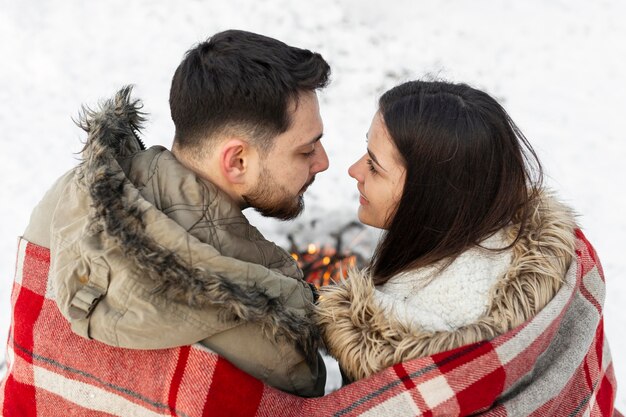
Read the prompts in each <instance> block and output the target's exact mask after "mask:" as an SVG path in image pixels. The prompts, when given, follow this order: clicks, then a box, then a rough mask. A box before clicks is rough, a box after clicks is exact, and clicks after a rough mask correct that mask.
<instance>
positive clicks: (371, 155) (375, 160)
mask: <svg viewBox="0 0 626 417" xmlns="http://www.w3.org/2000/svg"><path fill="white" fill-rule="evenodd" d="M367 153H368V154H369V156H370V158H372V161H374V162H376V165H378V166H379V167H380V168H381V169H382V170H383V171H385V172H387V170H386V169H385V168H384V167H383V166H382V165H381V164H380V162H378V159H376V155H374V153H373V152H372V151H370V148H367Z"/></svg>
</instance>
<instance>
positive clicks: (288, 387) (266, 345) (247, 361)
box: [202, 323, 326, 397]
mask: <svg viewBox="0 0 626 417" xmlns="http://www.w3.org/2000/svg"><path fill="white" fill-rule="evenodd" d="M202 344H203V345H205V346H207V347H208V348H209V349H211V350H212V351H214V352H215V353H217V354H219V355H220V356H222V357H224V358H226V359H227V360H228V361H229V362H231V363H232V364H233V365H235V366H236V367H238V368H239V369H241V370H243V371H244V372H247V373H248V374H250V375H252V376H254V377H255V378H257V379H259V380H261V381H263V382H264V383H266V384H268V385H270V386H273V387H276V388H278V389H280V390H282V391H286V392H289V393H292V394H296V395H299V396H302V397H320V396H322V395H324V385H325V383H326V368H325V366H324V361H323V360H322V358H321V356H320V355H319V353H318V354H317V358H316V360H315V361H314V362H315V363H312V364H307V361H306V360H305V359H304V357H303V356H302V354H301V353H300V352H298V351H297V349H295V347H294V346H293V344H291V343H286V342H285V341H281V340H278V341H273V340H271V339H270V338H268V337H267V336H266V335H264V334H263V333H262V330H261V328H260V327H259V326H257V325H254V324H250V323H245V324H242V325H240V326H237V327H234V328H232V329H229V330H227V331H224V332H221V333H219V334H217V335H214V336H212V337H209V338H207V339H204V340H203V341H202Z"/></svg>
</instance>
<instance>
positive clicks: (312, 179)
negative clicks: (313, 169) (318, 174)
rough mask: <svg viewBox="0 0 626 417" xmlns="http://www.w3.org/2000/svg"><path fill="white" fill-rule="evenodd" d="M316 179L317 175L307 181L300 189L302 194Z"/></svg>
mask: <svg viewBox="0 0 626 417" xmlns="http://www.w3.org/2000/svg"><path fill="white" fill-rule="evenodd" d="M314 181H315V175H314V176H313V177H311V180H310V181H309V182H307V183H306V184H304V187H302V188H301V189H300V193H299V194H300V195H302V194H304V192H305V191H306V190H307V188H309V185H311V184H313V182H314Z"/></svg>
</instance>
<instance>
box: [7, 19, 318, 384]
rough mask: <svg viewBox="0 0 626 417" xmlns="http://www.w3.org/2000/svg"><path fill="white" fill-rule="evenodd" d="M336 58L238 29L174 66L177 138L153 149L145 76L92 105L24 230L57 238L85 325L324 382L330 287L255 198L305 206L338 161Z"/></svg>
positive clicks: (276, 205) (69, 297) (60, 271)
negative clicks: (306, 267)
mask: <svg viewBox="0 0 626 417" xmlns="http://www.w3.org/2000/svg"><path fill="white" fill-rule="evenodd" d="M329 73H330V69H329V66H328V64H327V63H326V62H325V61H324V59H323V58H322V57H321V56H320V55H319V54H316V53H312V52H310V51H308V50H303V49H298V48H294V47H290V46H288V45H285V44H284V43H282V42H279V41H277V40H275V39H271V38H268V37H264V36H261V35H257V34H253V33H248V32H243V31H235V30H231V31H226V32H222V33H218V34H216V35H214V36H213V37H212V38H210V39H209V40H208V41H206V42H203V43H201V44H199V45H198V46H196V47H195V48H193V49H191V50H189V51H188V52H187V54H186V56H185V57H184V59H183V61H182V62H181V64H180V65H179V67H178V69H177V70H176V72H175V74H174V77H173V80H172V86H171V91H170V108H171V115H172V119H173V121H174V125H175V127H176V132H175V137H174V142H173V146H172V151H171V152H169V151H168V150H166V149H165V148H163V147H159V146H155V147H152V148H149V149H144V145H143V143H142V142H141V141H140V140H139V139H138V136H137V132H138V130H139V128H140V126H141V122H142V121H143V117H142V114H141V113H140V112H139V108H140V103H139V102H138V101H133V100H131V98H130V92H131V91H130V88H125V89H123V90H121V91H120V92H118V94H117V95H116V96H115V98H113V99H112V100H110V101H108V102H106V103H105V104H104V105H103V106H102V108H101V109H99V110H95V111H86V112H85V114H84V115H83V117H82V118H81V120H80V122H79V124H80V126H81V127H82V128H83V129H84V130H85V131H87V132H88V138H87V142H86V145H85V148H84V150H83V162H82V163H81V165H80V166H78V167H77V168H75V169H73V170H72V171H70V172H69V173H67V174H66V175H64V176H63V177H62V178H60V179H59V180H58V181H57V182H56V183H55V185H54V186H53V187H52V189H51V190H50V191H49V192H48V193H47V194H46V196H45V197H44V198H43V200H42V201H41V203H40V204H39V205H38V206H37V207H36V208H35V210H34V212H33V214H32V217H31V222H30V224H29V226H28V228H27V230H26V232H25V233H24V239H25V240H26V241H28V242H31V243H33V244H36V245H39V246H41V247H44V248H50V253H51V259H50V272H49V283H48V286H49V287H51V289H50V291H51V292H52V293H53V294H54V299H55V301H56V303H57V305H58V307H59V309H60V310H61V312H62V313H63V316H65V318H66V319H67V320H68V321H69V322H70V323H71V326H72V330H73V331H74V333H77V334H79V335H81V336H83V337H84V338H89V339H95V340H96V341H99V342H103V343H105V344H106V345H110V346H115V347H119V348H131V349H163V348H169V347H175V346H184V345H191V344H194V343H197V342H200V343H202V344H203V345H205V346H207V347H208V348H210V349H211V350H212V351H214V352H216V353H217V354H219V355H220V356H222V357H224V358H226V359H227V360H228V361H230V362H231V363H232V364H234V365H235V366H237V367H238V368H240V369H241V370H243V371H245V372H247V373H249V374H251V375H253V376H255V377H256V378H258V379H260V380H262V381H263V382H265V383H267V384H269V385H272V386H275V387H277V388H279V389H281V390H284V391H287V392H291V393H295V394H298V395H301V396H319V395H322V394H323V392H324V383H325V378H326V375H325V369H324V365H323V362H322V360H321V358H320V357H319V354H318V353H317V346H318V340H319V335H318V332H317V330H316V327H315V326H314V325H313V322H312V320H311V319H310V317H309V314H308V311H309V307H310V306H311V305H312V304H313V303H314V301H315V300H314V299H315V289H314V288H313V287H311V286H309V285H307V283H306V282H304V280H303V279H302V272H301V271H300V270H299V269H298V267H297V265H296V264H295V262H294V260H293V259H292V258H291V257H290V255H289V254H288V253H286V252H285V251H284V250H282V249H280V248H279V247H277V246H276V245H274V244H273V243H272V242H269V241H267V240H265V239H264V238H263V236H262V235H261V234H260V233H259V232H258V231H257V230H256V229H255V228H254V227H252V226H251V225H250V224H249V223H248V221H247V220H246V218H245V217H244V216H243V214H242V210H243V209H245V208H247V207H252V208H255V209H256V210H258V211H259V212H260V213H262V214H263V215H265V216H271V217H277V218H280V219H285V220H286V219H292V218H294V217H296V216H297V215H298V214H299V213H300V212H301V211H302V209H303V201H302V195H303V193H304V192H305V190H306V189H307V187H308V186H309V185H310V184H311V183H312V182H313V180H314V179H315V175H316V174H317V173H319V172H321V171H324V170H325V169H327V168H328V158H327V156H326V153H325V150H324V147H323V146H322V144H321V142H320V139H321V137H322V133H323V125H322V121H321V118H320V114H319V107H318V100H317V96H316V93H315V91H316V90H317V89H319V88H322V87H324V86H325V85H326V84H327V82H328V77H329ZM16 314H17V313H16V312H14V315H16ZM42 331H45V330H42ZM10 342H11V341H10ZM93 343H97V342H93ZM92 346H93V345H92ZM59 349H64V348H63V347H62V346H61V347H59ZM90 349H91V347H90ZM95 352H96V353H90V355H97V350H96V351H95ZM32 354H33V355H36V354H37V352H36V351H33V352H32ZM84 372H87V373H88V372H89V369H88V368H86V370H84ZM154 377H155V378H158V377H159V375H155V376H154Z"/></svg>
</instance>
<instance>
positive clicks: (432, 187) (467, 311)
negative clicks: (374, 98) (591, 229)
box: [317, 81, 576, 380]
mask: <svg viewBox="0 0 626 417" xmlns="http://www.w3.org/2000/svg"><path fill="white" fill-rule="evenodd" d="M367 138H368V145H367V152H366V153H365V155H363V156H362V157H361V159H359V160H358V161H357V162H356V163H355V164H354V165H352V166H351V167H350V169H349V174H350V176H352V177H353V178H354V179H356V180H357V188H358V190H359V193H360V198H359V202H360V206H359V212H358V214H359V219H360V220H361V222H363V223H365V224H367V225H370V226H374V227H377V228H381V229H384V230H385V234H384V236H383V237H382V239H381V240H380V242H379V244H378V246H377V249H376V251H375V253H374V256H373V258H372V261H371V265H370V266H369V268H367V269H366V270H364V271H360V272H355V271H352V272H351V273H350V276H349V279H348V280H347V281H345V282H342V283H340V285H337V286H332V287H329V288H327V289H324V291H323V292H322V295H321V298H320V303H319V306H318V309H317V314H318V320H319V323H320V325H321V327H322V332H323V336H324V340H325V343H326V345H327V348H328V351H329V352H330V354H331V355H333V356H334V357H335V358H337V360H338V361H339V365H340V367H341V369H342V371H343V373H344V374H345V376H346V377H347V379H349V380H357V379H362V378H365V377H368V376H370V375H373V374H375V373H377V372H378V371H381V370H383V369H385V368H388V367H390V366H391V365H393V364H396V363H400V362H404V361H407V360H409V359H414V358H419V357H423V356H428V355H433V354H435V353H438V352H443V351H448V350H451V349H454V348H457V347H459V346H463V345H467V344H470V343H475V342H479V341H483V340H490V339H493V338H494V337H496V336H498V335H501V334H504V333H505V332H507V331H509V330H511V329H513V328H515V327H516V326H518V325H520V324H522V323H524V322H526V321H528V320H529V319H531V318H532V317H534V316H535V315H536V314H537V313H538V312H539V311H540V310H541V309H542V308H543V307H544V306H545V305H546V304H547V303H548V302H550V300H551V299H552V298H553V297H554V296H555V294H556V293H557V292H558V291H559V289H560V288H561V286H562V284H563V282H564V277H565V275H566V273H567V271H568V268H569V266H570V263H571V262H572V259H573V256H575V241H576V236H575V233H574V231H575V229H576V225H575V222H574V219H573V215H572V213H571V211H570V210H569V209H568V208H567V207H565V206H563V205H562V204H560V203H559V202H558V201H556V200H555V199H554V197H552V196H551V195H550V194H549V193H547V192H546V191H544V190H543V189H542V188H541V183H542V170H541V165H540V163H539V161H538V159H537V157H536V155H535V152H534V151H533V149H532V148H531V146H530V145H529V143H528V142H527V140H526V139H525V137H524V136H523V135H522V133H521V132H520V130H519V129H518V128H517V127H516V126H515V124H514V123H513V121H512V120H511V119H510V118H509V116H508V115H507V113H506V111H505V110H504V109H503V108H502V107H501V106H500V105H499V104H498V103H497V102H496V101H495V100H494V99H493V98H491V97H490V96H489V95H487V94H486V93H484V92H482V91H479V90H476V89H474V88H471V87H469V86H467V85H464V84H451V83H446V82H422V81H412V82H407V83H405V84H402V85H400V86H397V87H395V88H393V89H391V90H390V91H388V92H386V93H385V94H384V95H383V96H382V97H381V98H380V101H379V110H378V111H377V113H376V114H375V115H374V118H373V120H372V124H371V127H370V130H369V132H368V135H367Z"/></svg>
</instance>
